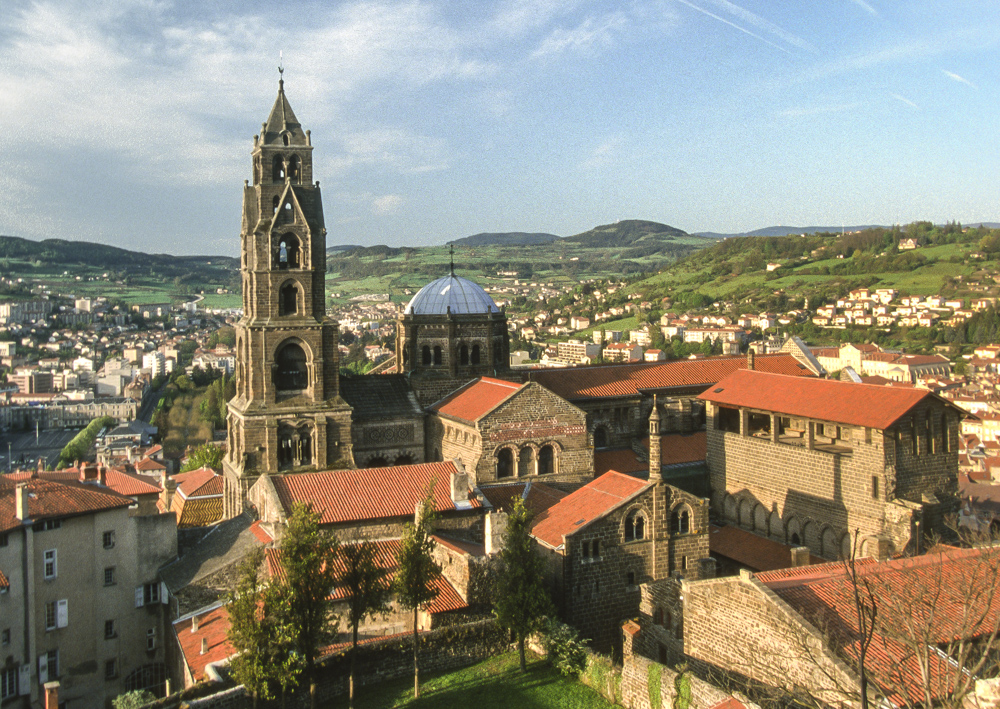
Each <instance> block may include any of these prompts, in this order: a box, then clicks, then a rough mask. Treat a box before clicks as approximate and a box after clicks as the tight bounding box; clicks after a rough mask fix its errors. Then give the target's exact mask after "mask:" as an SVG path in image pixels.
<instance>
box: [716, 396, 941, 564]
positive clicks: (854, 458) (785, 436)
mask: <svg viewBox="0 0 1000 709" xmlns="http://www.w3.org/2000/svg"><path fill="white" fill-rule="evenodd" d="M845 386H852V385H845ZM708 407H709V409H708V410H709V415H708V430H707V457H706V462H707V464H708V468H709V475H710V481H711V486H712V505H713V508H714V509H715V511H716V513H717V514H719V515H720V517H722V518H724V519H725V520H726V521H727V522H729V523H732V524H737V525H739V526H741V527H743V528H745V529H749V530H752V531H754V532H756V533H757V534H760V535H763V536H766V537H770V538H772V539H775V540H777V541H780V542H782V543H786V544H794V545H799V544H801V545H804V546H807V547H809V550H810V551H811V552H812V553H813V554H815V555H817V556H822V557H825V558H827V559H838V558H846V557H848V556H850V554H851V548H852V545H853V543H854V540H853V534H854V532H855V530H857V532H858V534H859V540H858V541H859V553H860V554H861V555H862V556H874V555H876V553H877V548H878V543H879V539H880V538H881V539H885V540H888V541H889V543H890V548H891V549H895V550H897V551H911V552H916V551H919V549H920V548H921V540H922V538H923V537H924V536H925V535H927V534H931V533H937V534H942V533H945V532H946V529H945V519H944V517H945V515H946V514H948V513H950V512H952V511H954V509H955V499H956V497H955V496H956V494H957V484H958V425H959V424H958V418H957V415H956V413H955V412H954V411H952V410H951V407H949V406H948V405H947V404H946V403H945V402H943V401H942V400H939V399H937V398H936V397H931V396H928V397H926V398H925V399H924V400H923V401H922V402H921V403H919V404H918V405H916V406H915V407H914V408H913V409H912V410H911V411H909V412H908V413H907V414H906V415H905V416H903V417H901V418H900V419H899V420H897V421H896V422H895V423H894V424H893V425H892V426H891V427H890V428H888V429H885V430H879V429H873V428H865V427H862V426H851V425H845V424H837V423H831V422H829V421H816V420H809V419H805V418H796V417H784V416H781V415H779V414H776V413H774V412H769V411H767V410H765V409H748V408H740V409H732V408H727V407H724V406H719V405H716V404H714V403H712V402H709V404H708Z"/></svg>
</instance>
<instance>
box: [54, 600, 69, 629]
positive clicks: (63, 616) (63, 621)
mask: <svg viewBox="0 0 1000 709" xmlns="http://www.w3.org/2000/svg"><path fill="white" fill-rule="evenodd" d="M67 625H69V600H68V599H65V598H64V599H63V600H61V601H56V627H57V628H65V627H66V626H67Z"/></svg>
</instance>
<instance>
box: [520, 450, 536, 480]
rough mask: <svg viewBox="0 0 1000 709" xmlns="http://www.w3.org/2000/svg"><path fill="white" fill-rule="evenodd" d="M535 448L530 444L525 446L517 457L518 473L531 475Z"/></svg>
mask: <svg viewBox="0 0 1000 709" xmlns="http://www.w3.org/2000/svg"><path fill="white" fill-rule="evenodd" d="M534 462H535V450H534V449H533V448H532V447H531V446H525V447H524V448H522V449H521V453H520V455H519V456H518V458H517V473H518V475H519V476H520V475H531V474H532V473H534V472H535V471H534V467H535V466H534Z"/></svg>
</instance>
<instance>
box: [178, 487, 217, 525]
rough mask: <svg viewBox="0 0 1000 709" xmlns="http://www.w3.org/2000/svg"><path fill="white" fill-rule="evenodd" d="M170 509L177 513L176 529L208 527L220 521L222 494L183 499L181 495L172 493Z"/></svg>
mask: <svg viewBox="0 0 1000 709" xmlns="http://www.w3.org/2000/svg"><path fill="white" fill-rule="evenodd" d="M170 511H171V512H173V513H174V514H175V515H177V528H178V529H191V528H193V527H208V526H210V525H213V524H215V523H216V522H220V521H222V515H223V507H222V496H221V495H217V496H213V497H195V498H191V499H185V498H184V497H182V496H181V495H174V501H173V504H171V505H170Z"/></svg>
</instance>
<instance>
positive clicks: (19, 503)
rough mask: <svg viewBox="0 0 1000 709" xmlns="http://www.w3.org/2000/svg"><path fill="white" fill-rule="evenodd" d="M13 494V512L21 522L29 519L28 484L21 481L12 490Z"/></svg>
mask: <svg viewBox="0 0 1000 709" xmlns="http://www.w3.org/2000/svg"><path fill="white" fill-rule="evenodd" d="M14 496H15V506H14V514H15V515H17V518H18V519H19V520H21V521H22V522H23V521H25V520H27V519H31V516H30V515H29V514H28V486H27V485H25V484H23V483H22V484H21V485H18V486H17V488H16V489H15V491H14Z"/></svg>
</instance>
